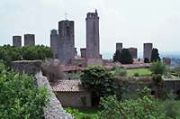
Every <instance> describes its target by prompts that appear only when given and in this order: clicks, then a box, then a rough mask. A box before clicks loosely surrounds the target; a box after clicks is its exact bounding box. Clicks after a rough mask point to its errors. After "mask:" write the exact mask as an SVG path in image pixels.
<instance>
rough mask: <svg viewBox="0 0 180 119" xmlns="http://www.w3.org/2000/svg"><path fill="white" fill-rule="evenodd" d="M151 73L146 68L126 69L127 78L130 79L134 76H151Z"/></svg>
mask: <svg viewBox="0 0 180 119" xmlns="http://www.w3.org/2000/svg"><path fill="white" fill-rule="evenodd" d="M151 73H152V72H151V71H150V70H149V69H147V68H139V69H127V76H128V77H132V76H134V75H135V74H139V76H149V75H151Z"/></svg>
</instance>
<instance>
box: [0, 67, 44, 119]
mask: <svg viewBox="0 0 180 119" xmlns="http://www.w3.org/2000/svg"><path fill="white" fill-rule="evenodd" d="M47 96H48V95H47V90H46V89H45V88H37V86H36V85H35V82H34V80H33V78H32V77H30V76H27V75H25V74H18V73H15V72H12V71H9V72H8V71H6V70H5V69H4V66H3V65H1V66H0V119H42V117H43V108H44V107H45V105H46V103H47V100H48V98H47Z"/></svg>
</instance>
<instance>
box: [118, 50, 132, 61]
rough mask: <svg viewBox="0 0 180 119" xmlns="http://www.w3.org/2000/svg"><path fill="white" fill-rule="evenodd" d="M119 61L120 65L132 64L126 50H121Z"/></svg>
mask: <svg viewBox="0 0 180 119" xmlns="http://www.w3.org/2000/svg"><path fill="white" fill-rule="evenodd" d="M119 61H120V62H121V63H122V64H132V63H133V58H132V56H131V54H130V52H129V50H128V49H122V51H121V54H120V59H119Z"/></svg>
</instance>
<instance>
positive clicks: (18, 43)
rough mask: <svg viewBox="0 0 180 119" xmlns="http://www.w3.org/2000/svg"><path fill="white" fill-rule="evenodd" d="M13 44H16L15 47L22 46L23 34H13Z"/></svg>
mask: <svg viewBox="0 0 180 119" xmlns="http://www.w3.org/2000/svg"><path fill="white" fill-rule="evenodd" d="M13 46H15V47H21V46H22V38H21V36H13Z"/></svg>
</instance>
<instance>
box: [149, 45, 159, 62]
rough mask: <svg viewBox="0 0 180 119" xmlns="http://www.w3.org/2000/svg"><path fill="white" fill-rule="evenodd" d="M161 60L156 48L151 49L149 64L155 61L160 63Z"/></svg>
mask: <svg viewBox="0 0 180 119" xmlns="http://www.w3.org/2000/svg"><path fill="white" fill-rule="evenodd" d="M160 60H161V58H160V57H159V52H158V49H157V48H153V49H152V53H151V62H156V61H160Z"/></svg>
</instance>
